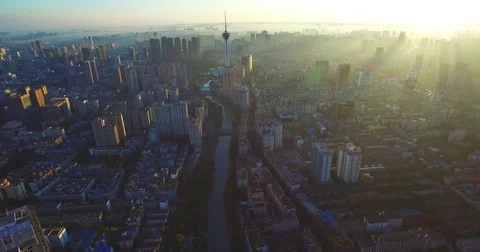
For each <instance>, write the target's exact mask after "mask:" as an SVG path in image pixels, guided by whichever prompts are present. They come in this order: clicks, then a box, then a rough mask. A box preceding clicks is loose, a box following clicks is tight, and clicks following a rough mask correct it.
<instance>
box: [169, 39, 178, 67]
mask: <svg viewBox="0 0 480 252" xmlns="http://www.w3.org/2000/svg"><path fill="white" fill-rule="evenodd" d="M176 59H177V55H176V49H175V43H174V39H173V38H167V62H175V61H176Z"/></svg>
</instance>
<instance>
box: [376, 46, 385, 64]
mask: <svg viewBox="0 0 480 252" xmlns="http://www.w3.org/2000/svg"><path fill="white" fill-rule="evenodd" d="M384 55H385V48H384V47H377V50H376V51H375V59H376V60H377V61H379V60H383V56H384Z"/></svg>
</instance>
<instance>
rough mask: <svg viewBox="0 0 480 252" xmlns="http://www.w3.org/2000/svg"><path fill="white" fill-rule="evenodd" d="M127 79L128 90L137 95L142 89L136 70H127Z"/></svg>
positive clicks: (131, 68) (130, 68)
mask: <svg viewBox="0 0 480 252" xmlns="http://www.w3.org/2000/svg"><path fill="white" fill-rule="evenodd" d="M125 77H126V78H125V80H126V82H127V85H128V89H129V90H130V92H132V93H137V92H138V91H140V87H139V84H138V75H137V71H136V70H135V68H133V67H129V68H127V69H126V70H125Z"/></svg>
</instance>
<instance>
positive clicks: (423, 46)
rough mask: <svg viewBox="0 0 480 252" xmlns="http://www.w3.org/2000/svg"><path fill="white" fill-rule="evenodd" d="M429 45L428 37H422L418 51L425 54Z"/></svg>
mask: <svg viewBox="0 0 480 252" xmlns="http://www.w3.org/2000/svg"><path fill="white" fill-rule="evenodd" d="M427 47H428V38H422V40H420V45H419V46H418V51H419V52H420V53H422V54H423V53H425V51H426V50H427Z"/></svg>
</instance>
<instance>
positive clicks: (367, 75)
mask: <svg viewBox="0 0 480 252" xmlns="http://www.w3.org/2000/svg"><path fill="white" fill-rule="evenodd" d="M372 81H373V72H372V71H367V70H366V71H360V73H359V76H358V86H370V85H372Z"/></svg>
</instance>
